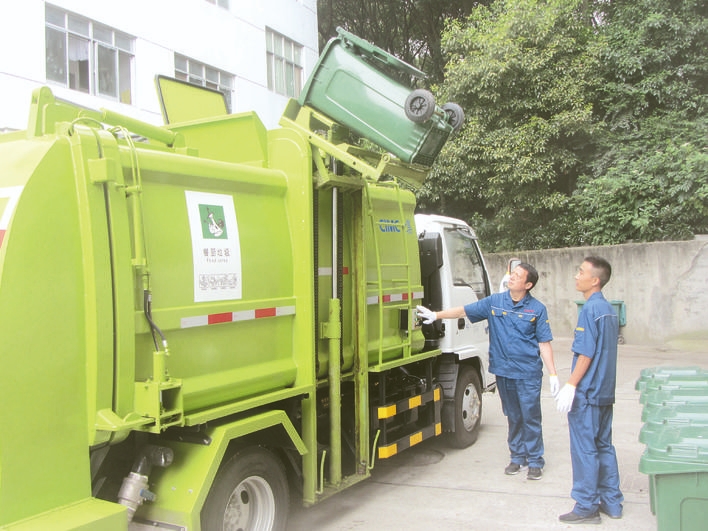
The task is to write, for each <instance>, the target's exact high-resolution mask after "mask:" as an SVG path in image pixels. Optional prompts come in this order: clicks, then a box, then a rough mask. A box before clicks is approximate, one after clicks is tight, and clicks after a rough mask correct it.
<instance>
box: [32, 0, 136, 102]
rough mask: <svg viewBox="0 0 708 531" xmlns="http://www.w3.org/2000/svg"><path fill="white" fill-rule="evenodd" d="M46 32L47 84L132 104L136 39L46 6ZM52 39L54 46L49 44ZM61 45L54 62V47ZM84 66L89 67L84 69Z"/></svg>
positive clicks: (59, 9) (100, 24) (90, 20)
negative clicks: (73, 76)
mask: <svg viewBox="0 0 708 531" xmlns="http://www.w3.org/2000/svg"><path fill="white" fill-rule="evenodd" d="M44 28H45V76H46V79H47V81H48V82H51V83H56V84H58V85H62V86H64V87H66V88H68V89H70V90H76V91H78V92H83V93H85V94H91V95H93V96H99V97H101V98H106V99H110V100H114V101H119V102H121V103H126V104H129V105H130V104H132V100H133V94H134V80H135V74H134V68H135V37H133V36H132V35H128V34H127V33H124V32H122V31H119V30H117V29H115V28H112V27H110V26H107V25H105V24H102V23H100V22H97V21H94V20H92V19H89V18H87V17H84V16H81V15H78V14H76V13H72V12H71V11H67V10H65V9H62V8H60V7H57V6H54V5H52V4H45V15H44ZM52 38H54V39H55V42H54V43H50V40H51V39H52ZM59 42H63V46H61V47H58V48H60V50H59V54H58V55H59V57H58V58H57V59H56V60H52V59H51V56H52V51H56V48H55V46H56V45H58V43H59ZM82 48H83V49H82ZM72 54H73V55H74V57H72ZM79 57H80V58H79ZM111 57H112V58H113V60H112V61H110V58H111ZM77 58H78V59H77ZM50 61H51V62H50ZM60 62H61V64H59V63H60ZM83 62H85V63H86V64H85V65H82V63H83ZM107 62H108V64H109V66H110V67H109V68H107V66H106V64H107ZM77 65H78V66H77ZM54 67H56V68H55V73H54V75H53V72H52V68H54ZM72 75H78V78H77V79H73V80H72V77H71V76H72ZM60 77H63V79H60ZM126 81H127V83H126ZM109 89H110V90H109Z"/></svg>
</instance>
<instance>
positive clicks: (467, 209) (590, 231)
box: [419, 0, 708, 250]
mask: <svg viewBox="0 0 708 531" xmlns="http://www.w3.org/2000/svg"><path fill="white" fill-rule="evenodd" d="M706 9H707V8H706V5H705V3H702V2H696V1H695V0H612V1H611V2H606V1H600V0H598V1H596V2H580V1H575V0H550V1H542V0H497V1H496V2H494V3H493V4H491V5H490V6H489V7H484V6H482V7H479V8H477V9H475V10H474V11H473V13H472V14H471V16H470V17H469V19H468V20H466V21H464V22H460V21H457V22H451V23H450V24H449V25H448V28H447V30H446V32H445V34H444V36H443V48H444V50H445V52H446V53H448V54H449V62H448V66H447V71H446V78H445V81H444V83H442V84H441V85H440V86H439V87H438V90H437V92H438V94H439V95H440V97H441V99H444V98H447V99H451V100H453V101H457V102H458V103H459V104H461V105H462V106H463V108H464V109H465V112H466V113H467V116H468V121H467V124H466V126H465V127H464V128H463V130H462V131H461V132H460V134H459V135H458V136H457V138H456V139H454V140H453V141H452V142H451V143H449V144H448V146H447V147H446V149H445V151H444V152H443V154H442V155H441V156H440V158H439V160H438V162H437V163H436V166H435V168H434V170H433V172H432V176H431V178H430V179H429V180H428V181H427V182H426V184H425V187H424V188H423V189H422V190H421V191H420V193H419V197H420V203H421V208H422V209H425V210H431V211H434V210H437V211H440V210H442V211H443V212H444V213H447V214H449V215H453V216H457V217H462V218H464V219H467V220H469V221H471V222H472V223H473V224H474V225H475V226H476V227H477V230H478V233H479V235H480V237H481V238H482V239H483V241H485V244H486V247H485V248H488V249H489V250H521V249H529V248H534V249H538V248H547V247H564V246H572V245H580V244H614V243H621V242H624V241H628V240H634V241H652V240H665V239H684V238H690V237H691V236H692V235H693V234H695V233H699V232H706V231H708V212H707V211H706V208H707V207H706V204H708V203H707V201H706V199H708V197H706V187H707V186H708V172H707V166H706V164H707V163H706V156H707V152H706V138H708V135H707V134H706V133H707V132H708V131H707V130H706V122H705V118H704V115H705V110H706V92H705V89H706V86H708V78H707V76H706V71H707V69H708V62H707V61H706V56H705V50H706V49H708V40H707V35H708V30H707V27H708V25H707V24H708V23H707V20H708V19H707V18H706Z"/></svg>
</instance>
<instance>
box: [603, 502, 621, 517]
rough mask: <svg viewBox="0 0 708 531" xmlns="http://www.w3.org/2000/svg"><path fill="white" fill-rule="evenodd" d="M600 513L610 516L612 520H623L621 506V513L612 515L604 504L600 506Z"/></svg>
mask: <svg viewBox="0 0 708 531" xmlns="http://www.w3.org/2000/svg"><path fill="white" fill-rule="evenodd" d="M600 512H601V513H602V514H606V515H607V516H609V517H610V518H612V519H614V520H619V519H620V518H622V506H621V505H620V510H619V513H611V512H609V511H608V510H607V507H605V506H604V505H603V504H600Z"/></svg>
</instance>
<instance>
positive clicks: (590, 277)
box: [575, 262, 598, 293]
mask: <svg viewBox="0 0 708 531" xmlns="http://www.w3.org/2000/svg"><path fill="white" fill-rule="evenodd" d="M597 280H598V279H597V277H596V276H594V271H593V267H592V264H591V263H590V262H583V263H582V264H580V267H579V268H578V272H577V274H576V275H575V289H577V290H578V291H580V292H581V293H586V292H588V291H590V290H591V289H592V288H593V287H594V286H595V283H596V282H597Z"/></svg>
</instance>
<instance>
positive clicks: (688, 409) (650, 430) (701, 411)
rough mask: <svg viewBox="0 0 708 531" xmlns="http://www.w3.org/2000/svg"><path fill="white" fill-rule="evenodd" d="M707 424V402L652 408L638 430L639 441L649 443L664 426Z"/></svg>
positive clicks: (677, 426)
mask: <svg viewBox="0 0 708 531" xmlns="http://www.w3.org/2000/svg"><path fill="white" fill-rule="evenodd" d="M667 426H668V427H673V428H683V427H687V426H708V403H706V404H700V403H698V404H683V405H679V406H663V407H659V408H652V409H650V410H649V411H648V412H647V414H646V419H645V423H644V425H643V426H642V429H641V431H640V432H639V442H641V443H644V444H649V443H650V442H651V441H653V440H654V439H655V438H656V437H657V434H658V432H660V431H661V430H663V429H665V428H666V427H667Z"/></svg>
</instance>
